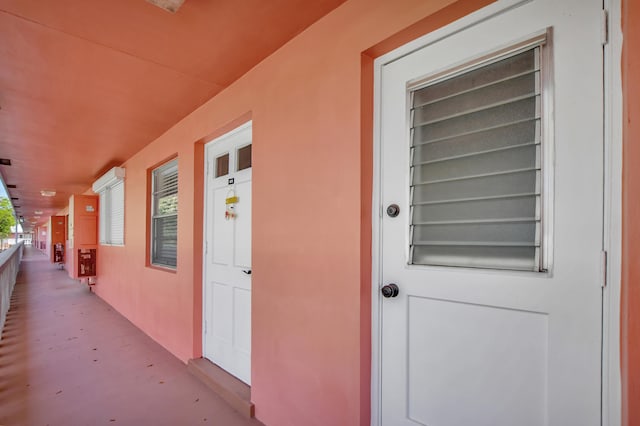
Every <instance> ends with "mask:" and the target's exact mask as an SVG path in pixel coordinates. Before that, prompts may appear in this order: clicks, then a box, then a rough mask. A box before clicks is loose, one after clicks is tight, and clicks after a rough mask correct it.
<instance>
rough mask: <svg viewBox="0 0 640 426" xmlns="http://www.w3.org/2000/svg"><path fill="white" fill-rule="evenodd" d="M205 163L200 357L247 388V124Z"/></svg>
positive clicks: (209, 151) (209, 149)
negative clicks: (240, 381) (201, 350)
mask: <svg viewBox="0 0 640 426" xmlns="http://www.w3.org/2000/svg"><path fill="white" fill-rule="evenodd" d="M205 157H206V161H207V165H206V171H207V173H206V184H205V212H204V218H205V219H204V224H205V247H204V252H205V256H204V259H205V260H204V274H203V275H204V277H203V280H204V289H203V298H204V302H203V304H204V312H203V322H204V323H203V355H204V357H205V358H207V359H209V360H210V361H212V362H213V363H215V364H217V365H218V366H220V367H221V368H223V369H224V370H226V371H228V372H229V373H231V374H232V375H234V376H236V377H237V378H239V379H240V380H242V381H243V382H245V383H247V384H251V123H250V122H249V123H247V124H245V125H243V126H241V127H239V128H237V129H235V130H233V131H231V132H229V133H227V134H226V135H224V136H222V137H220V138H218V139H216V140H214V141H212V142H210V143H209V144H207V146H206V151H205Z"/></svg>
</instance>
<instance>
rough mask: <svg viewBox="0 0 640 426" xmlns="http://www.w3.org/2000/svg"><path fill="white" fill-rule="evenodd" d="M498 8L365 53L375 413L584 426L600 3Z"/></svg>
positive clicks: (545, 0)
mask: <svg viewBox="0 0 640 426" xmlns="http://www.w3.org/2000/svg"><path fill="white" fill-rule="evenodd" d="M500 4H501V3H498V6H496V5H494V6H493V10H494V13H491V14H490V15H489V16H488V17H487V16H484V17H483V19H479V20H477V21H476V22H473V23H472V25H469V26H467V25H465V26H462V27H458V29H457V30H455V31H448V32H447V29H446V28H445V29H444V31H441V32H440V33H439V35H438V36H437V38H436V37H435V36H434V37H433V38H432V39H430V41H429V39H428V38H427V44H426V46H423V47H421V48H420V49H418V50H415V51H413V53H410V54H406V55H401V56H399V57H396V58H393V57H390V58H389V57H387V58H382V61H381V68H380V74H379V75H380V77H379V78H380V80H379V82H380V83H379V87H380V89H379V92H378V102H379V103H378V108H379V109H378V111H379V115H378V116H379V117H380V125H379V144H380V145H379V148H378V149H379V151H378V152H379V155H378V158H379V170H380V172H379V173H380V178H379V179H380V180H379V182H380V183H379V188H380V192H379V201H380V204H381V205H380V206H379V207H380V208H381V215H380V228H379V229H380V233H379V238H378V241H379V256H380V264H379V277H380V282H379V283H378V284H379V286H380V287H382V286H385V285H386V286H387V287H385V292H386V296H385V297H382V294H381V292H380V293H379V297H378V299H377V303H378V312H379V313H380V318H381V321H380V363H379V365H380V376H379V380H380V388H381V390H380V399H379V401H380V407H379V408H380V412H379V413H378V414H379V419H380V423H381V424H383V425H388V426H400V425H429V426H466V425H473V426H481V425H485V426H515V425H518V426H528V425H531V426H541V425H553V426H570V425H576V426H588V425H594V426H595V425H600V417H601V409H600V392H601V335H602V334H601V333H602V331H601V303H602V288H601V285H602V278H601V277H602V274H603V271H602V261H601V259H602V256H601V255H602V253H601V250H602V229H603V216H602V215H603V213H602V212H603V204H602V203H603V201H602V200H603V158H602V155H603V154H602V153H603V142H602V140H603V138H602V135H603V93H602V92H603V74H602V69H603V66H602V64H603V59H602V55H603V53H602V44H601V10H602V2H601V1H600V0H533V1H529V2H515V1H511V2H509V6H510V7H506V8H503V9H502V10H500V9H499V7H500ZM502 4H505V2H502ZM514 4H515V5H514ZM481 13H482V12H481ZM467 19H473V18H467ZM453 25H456V24H455V23H454V24H453ZM521 54H522V55H523V56H518V55H521ZM527 58H529V59H527ZM501 61H502V62H501ZM525 63H526V64H528V65H527V66H528V67H530V68H526V67H524V65H522V64H525ZM521 65H522V66H523V68H522V69H520V68H518V67H520V66H521ZM527 79H530V80H529V81H531V82H532V83H531V84H532V86H531V88H530V89H522V88H523V87H525V86H526V85H525V84H524V80H527ZM521 83H522V84H521ZM498 85H500V86H499V87H498ZM496 87H498V88H497V89H496ZM494 89H495V90H494ZM527 114H529V115H527ZM391 205H397V207H398V209H399V211H394V208H391V209H390V210H388V211H387V208H388V207H389V206H391ZM396 213H397V215H396ZM390 284H396V285H397V289H398V293H397V295H395V291H394V290H395V289H394V287H393V286H389V285H390ZM387 296H388V297H387Z"/></svg>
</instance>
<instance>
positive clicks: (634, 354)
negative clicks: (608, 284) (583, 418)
mask: <svg viewBox="0 0 640 426" xmlns="http://www.w3.org/2000/svg"><path fill="white" fill-rule="evenodd" d="M638 21H640V4H639V3H638V2H637V1H633V0H623V2H622V30H623V36H624V42H623V49H622V90H623V94H624V98H623V114H624V124H623V165H622V295H621V296H622V306H621V354H622V359H621V365H622V398H623V401H622V418H623V423H622V424H623V425H625V426H636V425H640V221H639V220H638V219H639V218H640V196H639V194H640V167H638V164H639V163H640V55H639V54H638V52H640V27H639V26H638Z"/></svg>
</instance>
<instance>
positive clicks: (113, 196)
mask: <svg viewBox="0 0 640 426" xmlns="http://www.w3.org/2000/svg"><path fill="white" fill-rule="evenodd" d="M109 195H110V202H111V203H110V204H111V205H110V212H109V214H110V218H111V220H110V221H109V225H110V229H109V235H110V243H111V244H115V245H123V244H124V181H123V180H121V181H119V182H118V183H116V184H114V185H113V186H112V187H111V188H110V194H109Z"/></svg>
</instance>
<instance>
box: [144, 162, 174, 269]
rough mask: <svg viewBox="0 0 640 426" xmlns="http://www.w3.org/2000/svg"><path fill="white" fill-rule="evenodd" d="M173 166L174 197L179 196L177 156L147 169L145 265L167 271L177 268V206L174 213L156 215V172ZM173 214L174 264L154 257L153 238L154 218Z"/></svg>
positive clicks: (154, 229)
mask: <svg viewBox="0 0 640 426" xmlns="http://www.w3.org/2000/svg"><path fill="white" fill-rule="evenodd" d="M173 167H175V169H176V179H177V182H176V193H175V194H176V197H179V189H178V188H179V187H178V182H179V163H178V157H177V156H172V157H170V158H168V159H166V160H164V161H162V162H160V163H158V164H156V165H154V166H153V167H151V168H149V169H148V170H147V208H148V210H147V212H148V214H147V220H148V225H147V232H148V234H147V260H146V266H148V267H151V268H155V269H162V270H166V271H169V272H175V271H176V270H177V268H178V253H177V245H178V235H177V222H178V207H177V206H176V211H175V213H170V214H164V215H157V214H156V202H155V201H156V194H155V193H156V184H157V183H156V180H157V176H158V173H160V172H162V171H166V170H168V169H171V168H173ZM172 216H175V218H176V236H175V244H176V255H175V265H172V264H168V263H164V262H159V261H158V260H157V258H156V248H157V244H156V238H155V234H156V228H155V223H156V221H155V220H154V219H157V218H160V217H162V218H165V217H172Z"/></svg>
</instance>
